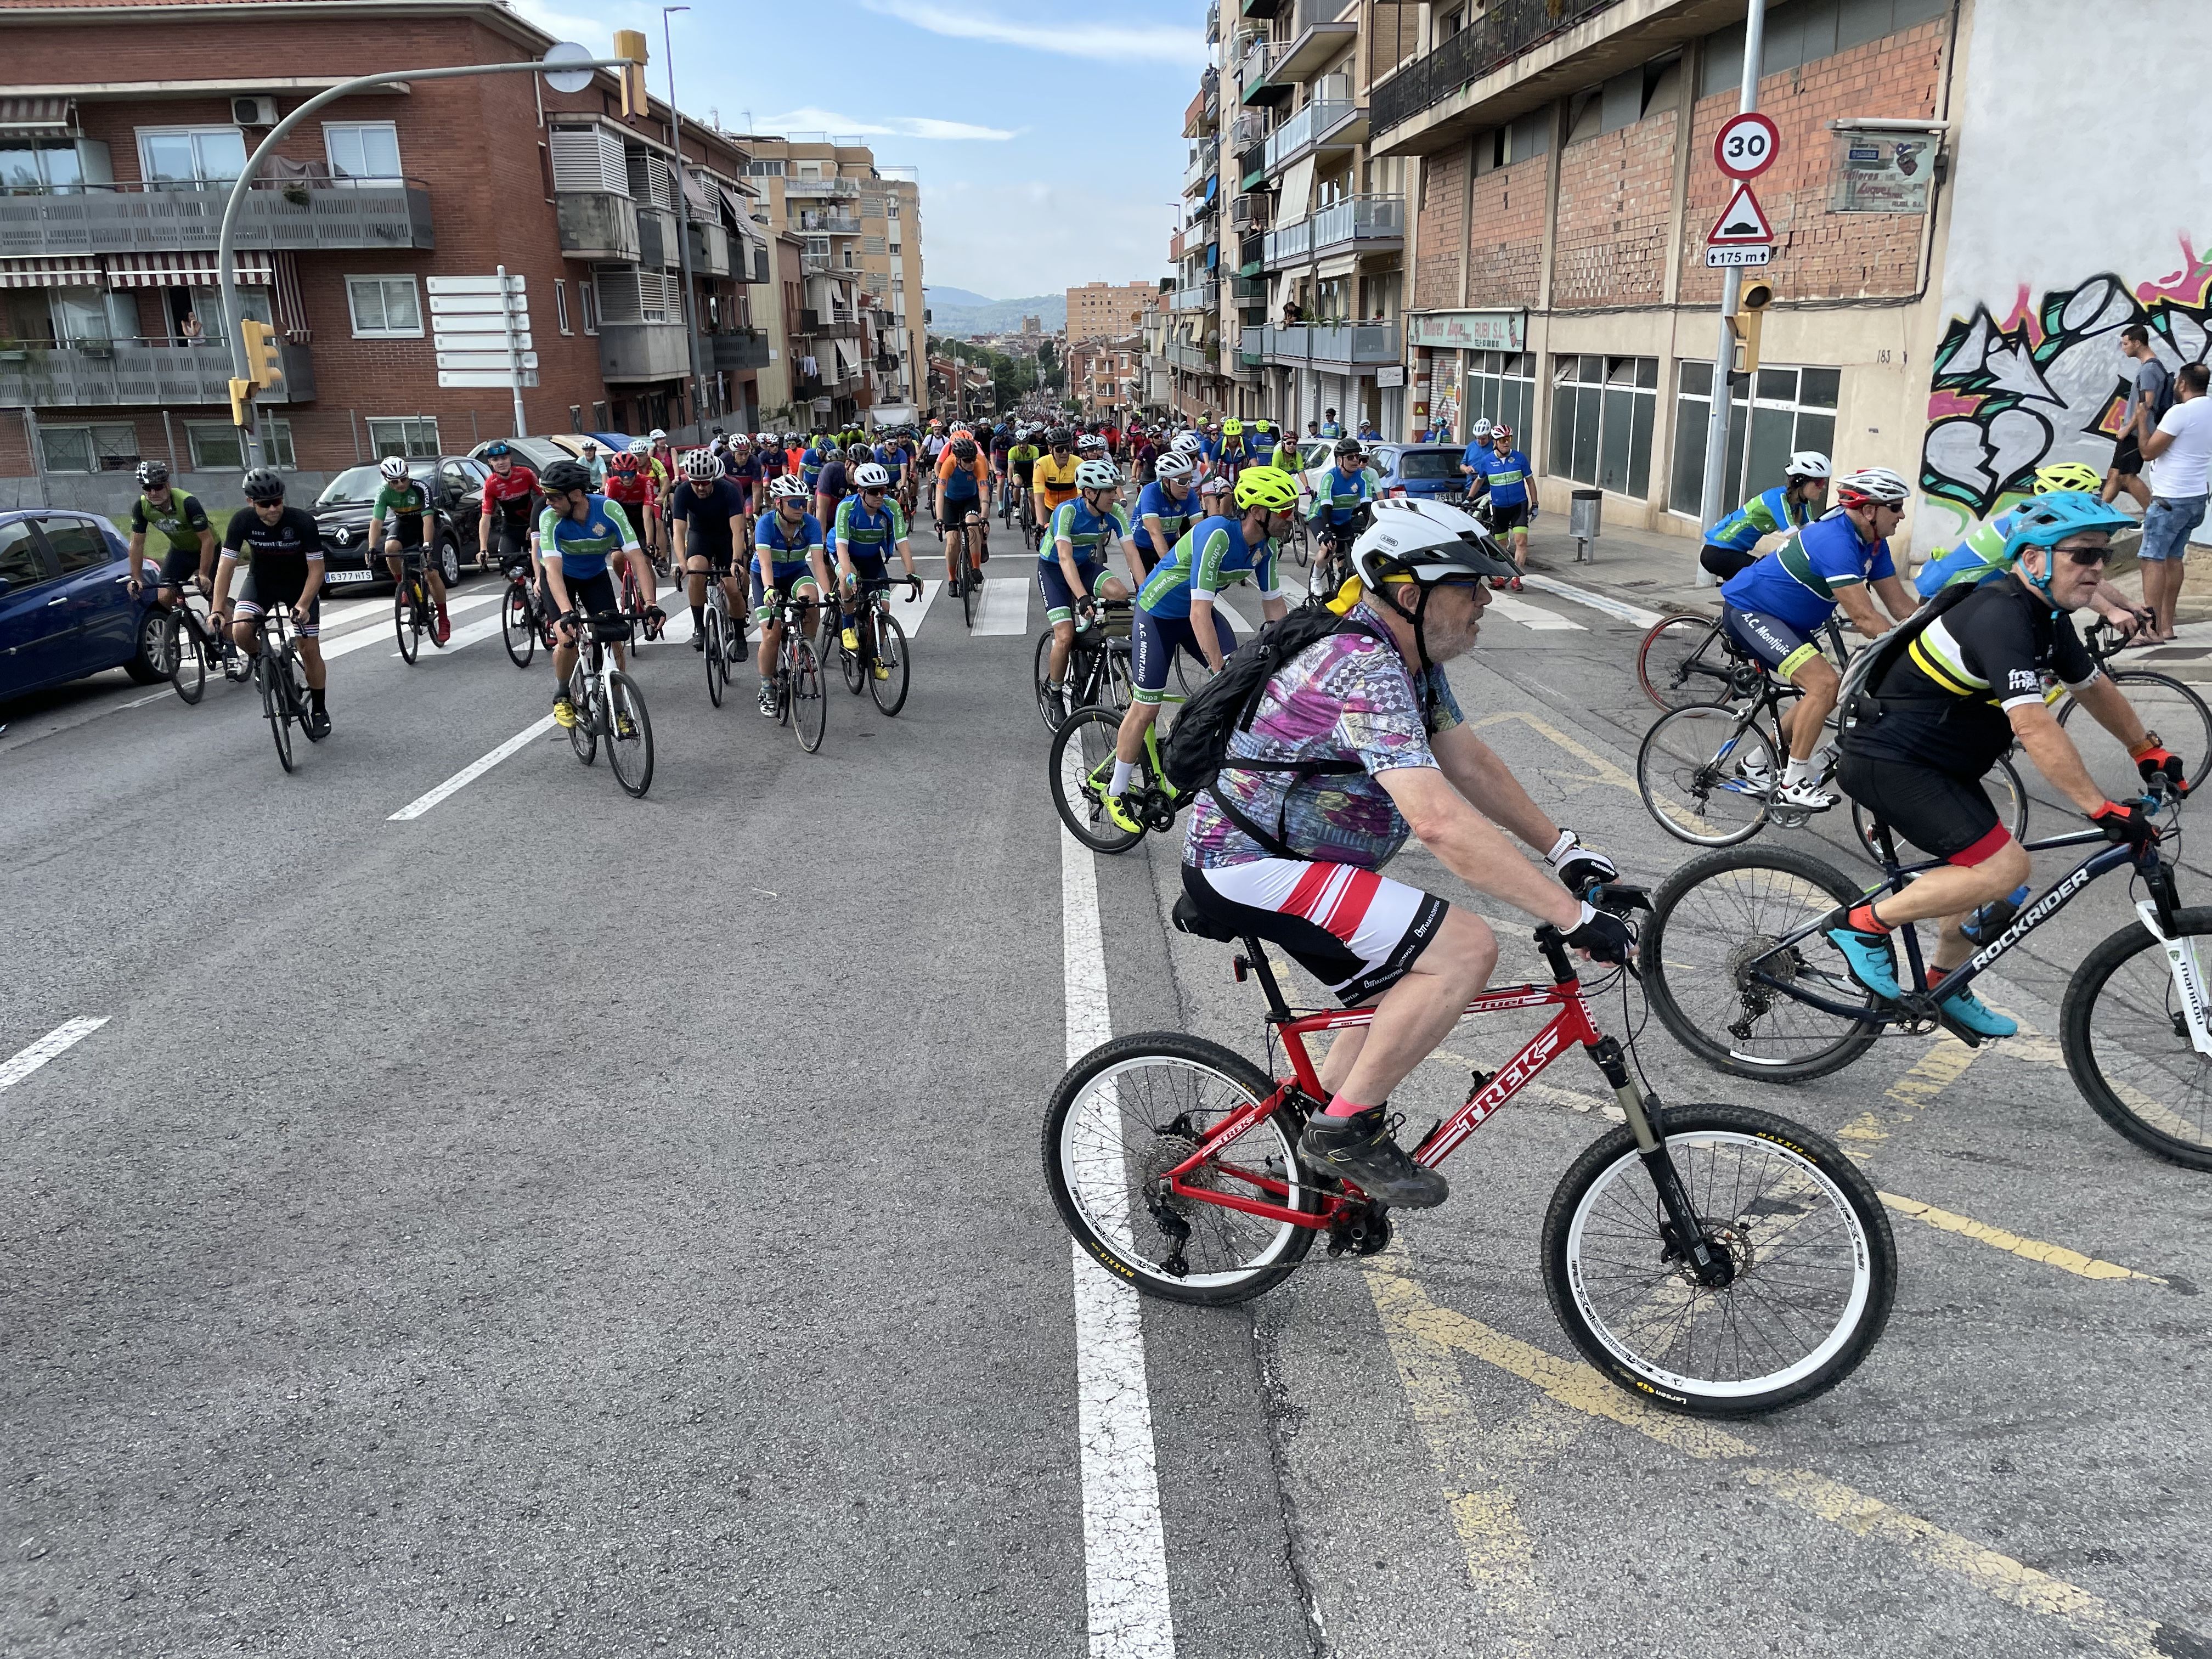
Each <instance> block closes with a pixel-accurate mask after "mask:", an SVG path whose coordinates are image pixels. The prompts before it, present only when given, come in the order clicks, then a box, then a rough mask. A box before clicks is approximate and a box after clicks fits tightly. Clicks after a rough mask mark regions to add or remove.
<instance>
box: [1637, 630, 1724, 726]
mask: <svg viewBox="0 0 2212 1659" xmlns="http://www.w3.org/2000/svg"><path fill="white" fill-rule="evenodd" d="M1636 682H1637V684H1639V685H1641V686H1642V687H1643V688H1644V696H1647V697H1649V698H1650V699H1651V701H1652V702H1655V703H1656V704H1657V705H1658V706H1659V707H1660V708H1688V707H1689V706H1690V705H1691V704H1692V703H1693V702H1711V701H1712V700H1713V699H1714V698H1715V697H1720V696H1727V695H1728V692H1729V661H1728V653H1727V652H1726V651H1725V650H1724V649H1723V647H1722V645H1721V640H1720V624H1719V623H1717V622H1715V621H1714V620H1713V619H1712V618H1711V617H1698V616H1688V615H1685V616H1680V617H1662V618H1660V620H1659V621H1657V622H1656V623H1653V624H1652V625H1651V631H1650V633H1648V634H1646V635H1644V643H1643V644H1642V645H1641V646H1640V647H1638V649H1637V653H1636Z"/></svg>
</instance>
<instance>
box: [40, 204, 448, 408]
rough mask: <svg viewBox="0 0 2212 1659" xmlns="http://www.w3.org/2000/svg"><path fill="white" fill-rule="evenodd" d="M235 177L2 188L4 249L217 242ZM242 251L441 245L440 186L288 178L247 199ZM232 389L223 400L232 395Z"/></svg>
mask: <svg viewBox="0 0 2212 1659" xmlns="http://www.w3.org/2000/svg"><path fill="white" fill-rule="evenodd" d="M229 196H230V186H229V185H228V183H214V184H209V185H168V184H153V185H143V184H122V185H83V186H76V187H72V188H70V189H68V190H57V191H45V190H36V191H33V190H24V191H15V190H6V191H0V257H8V258H38V257H41V256H46V257H51V256H52V255H56V254H73V253H74V254H87V253H166V252H180V251H182V250H185V249H188V248H195V249H196V248H212V247H213V246H216V240H218V235H219V233H220V232H221V230H222V212H223V205H224V204H225V203H226V202H227V201H228V199H229ZM236 235H237V245H238V246H239V247H240V249H241V250H246V249H259V250H269V251H276V250H289V251H292V252H314V251H315V250H317V249H321V248H402V247H405V248H433V247H435V246H437V245H438V243H437V238H436V237H435V235H433V234H431V228H430V192H429V191H428V189H427V188H426V187H425V186H424V185H422V184H421V183H420V182H418V181H417V180H416V179H359V180H354V179H272V180H270V181H268V182H267V183H265V184H257V185H254V186H253V187H252V189H250V190H248V191H246V197H245V199H244V200H243V201H241V202H240V204H239V210H238V226H237V233H236ZM228 399H229V393H228V392H227V391H226V392H224V394H223V396H222V398H220V399H218V401H220V402H228Z"/></svg>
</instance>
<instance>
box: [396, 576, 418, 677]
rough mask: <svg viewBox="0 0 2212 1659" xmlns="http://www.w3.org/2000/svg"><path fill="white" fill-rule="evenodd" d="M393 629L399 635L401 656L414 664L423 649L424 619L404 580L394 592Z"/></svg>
mask: <svg viewBox="0 0 2212 1659" xmlns="http://www.w3.org/2000/svg"><path fill="white" fill-rule="evenodd" d="M392 630H393V631H394V632H395V633H397V634H398V635H399V654H400V655H401V656H403V657H404V658H405V659H407V660H408V661H409V662H410V663H412V662H413V661H414V660H415V657H416V653H418V652H420V651H421V650H422V617H421V613H420V612H419V611H417V610H416V606H415V602H414V597H413V595H412V594H411V593H410V592H409V590H408V586H407V583H406V582H405V581H404V580H403V581H402V582H401V583H400V584H399V586H397V587H395V588H393V589H392Z"/></svg>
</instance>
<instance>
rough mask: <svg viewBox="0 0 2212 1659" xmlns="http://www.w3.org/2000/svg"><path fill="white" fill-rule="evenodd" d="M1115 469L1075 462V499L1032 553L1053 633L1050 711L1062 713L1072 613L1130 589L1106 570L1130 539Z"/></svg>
mask: <svg viewBox="0 0 2212 1659" xmlns="http://www.w3.org/2000/svg"><path fill="white" fill-rule="evenodd" d="M1120 488H1121V471H1120V469H1118V468H1117V467H1115V465H1114V463H1113V462H1111V461H1109V460H1091V461H1079V462H1078V463H1077V464H1076V468H1075V495H1074V498H1073V500H1071V501H1063V502H1061V503H1060V508H1059V510H1058V511H1057V512H1055V513H1054V514H1053V515H1052V519H1051V521H1050V523H1048V525H1047V526H1046V527H1045V533H1044V544H1043V546H1042V547H1041V548H1039V549H1038V550H1037V588H1038V590H1039V591H1040V592H1042V593H1043V595H1044V619H1045V621H1046V622H1047V623H1049V624H1050V625H1051V628H1052V653H1051V658H1050V661H1049V664H1048V666H1047V668H1046V670H1045V678H1046V682H1047V684H1046V690H1047V691H1048V693H1049V694H1050V696H1051V698H1052V702H1053V706H1054V707H1056V708H1059V709H1060V710H1061V711H1063V712H1065V711H1066V707H1067V703H1066V679H1067V653H1068V651H1069V650H1070V648H1071V647H1073V645H1074V643H1075V610H1076V606H1077V605H1078V604H1079V603H1080V602H1081V601H1083V600H1085V599H1127V598H1128V597H1129V590H1128V589H1127V587H1125V586H1122V583H1121V578H1120V577H1118V576H1116V575H1115V574H1114V573H1113V571H1112V570H1111V569H1110V568H1109V566H1108V564H1107V561H1108V560H1109V558H1111V557H1112V556H1113V553H1114V550H1115V548H1116V547H1117V546H1120V545H1121V544H1124V543H1126V542H1127V540H1128V539H1129V515H1128V514H1127V513H1125V512H1123V511H1122V510H1121V507H1118V506H1116V505H1115V501H1114V497H1115V492H1116V491H1117V490H1119V489H1120Z"/></svg>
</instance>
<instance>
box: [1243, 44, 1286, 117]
mask: <svg viewBox="0 0 2212 1659" xmlns="http://www.w3.org/2000/svg"><path fill="white" fill-rule="evenodd" d="M1279 50H1280V48H1279V46H1277V44H1276V43H1275V42H1274V41H1273V40H1267V39H1266V38H1265V37H1261V38H1257V39H1255V40H1253V41H1252V42H1251V44H1250V45H1249V46H1246V47H1245V49H1244V55H1243V58H1242V59H1241V60H1240V61H1239V63H1238V64H1237V87H1238V88H1239V94H1238V95H1239V96H1240V97H1241V98H1242V99H1243V101H1244V102H1245V103H1247V104H1279V103H1281V102H1282V101H1283V100H1285V99H1286V98H1288V97H1289V96H1290V95H1291V89H1290V88H1289V87H1287V86H1281V85H1278V84H1276V83H1275V82H1273V80H1272V79H1271V78H1270V77H1269V75H1268V70H1270V68H1271V67H1272V66H1273V63H1274V60H1275V54H1276V53H1277V52H1279Z"/></svg>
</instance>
